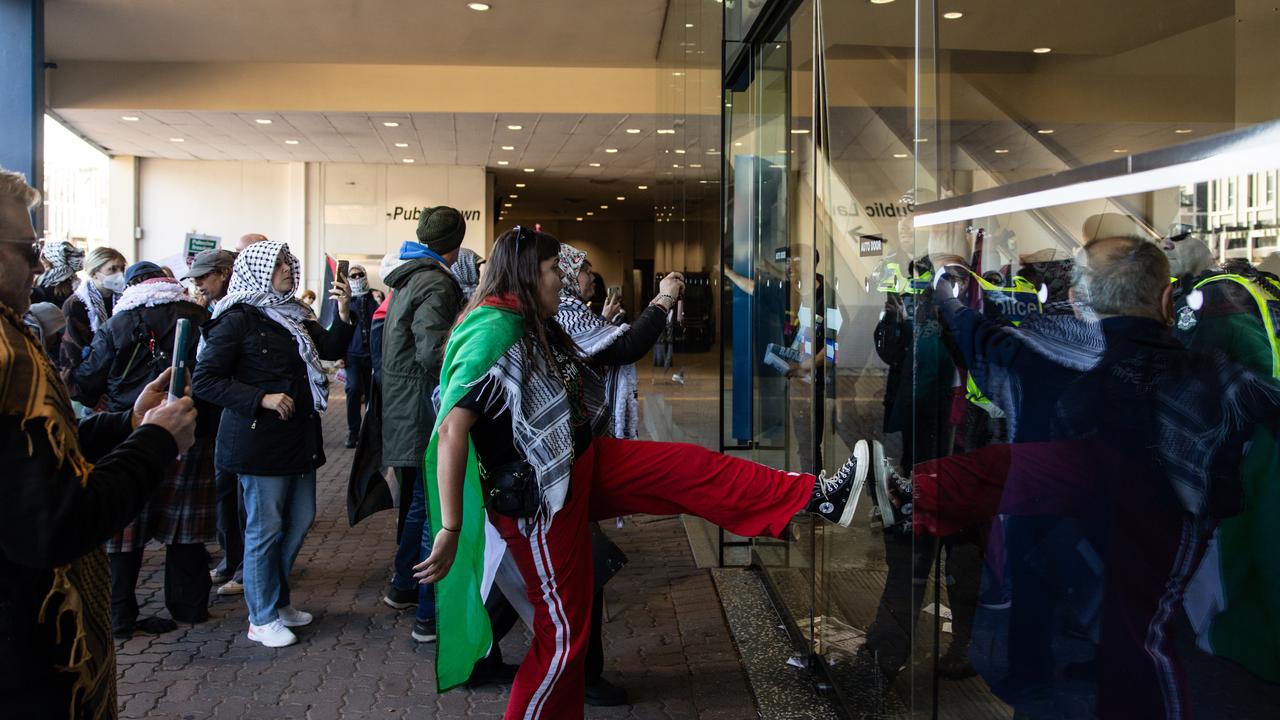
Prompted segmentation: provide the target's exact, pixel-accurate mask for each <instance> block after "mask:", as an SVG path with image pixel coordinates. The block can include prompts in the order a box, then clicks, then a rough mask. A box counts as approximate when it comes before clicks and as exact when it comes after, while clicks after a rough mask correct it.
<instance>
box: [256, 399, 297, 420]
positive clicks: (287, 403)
mask: <svg viewBox="0 0 1280 720" xmlns="http://www.w3.org/2000/svg"><path fill="white" fill-rule="evenodd" d="M262 407H263V409H264V410H274V411H275V412H276V414H277V415H279V416H280V419H281V420H288V419H289V418H291V417H293V398H291V397H289V396H288V395H285V394H284V393H268V394H266V395H263V396H262Z"/></svg>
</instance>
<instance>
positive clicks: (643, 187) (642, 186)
mask: <svg viewBox="0 0 1280 720" xmlns="http://www.w3.org/2000/svg"><path fill="white" fill-rule="evenodd" d="M636 189H637V190H648V189H649V186H648V185H637V186H636Z"/></svg>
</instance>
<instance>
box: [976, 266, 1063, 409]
mask: <svg viewBox="0 0 1280 720" xmlns="http://www.w3.org/2000/svg"><path fill="white" fill-rule="evenodd" d="M969 274H970V275H972V276H973V279H974V281H975V282H977V283H978V287H979V288H981V290H982V311H983V314H985V315H986V316H987V317H989V318H993V319H1000V320H1005V321H1007V322H1009V323H1011V324H1012V325H1013V326H1014V327H1017V326H1018V325H1021V324H1022V323H1023V321H1024V320H1026V319H1027V318H1029V317H1031V316H1032V315H1039V314H1040V313H1042V312H1044V306H1043V305H1042V304H1041V302H1040V293H1039V292H1038V291H1037V290H1036V287H1035V286H1034V285H1032V284H1031V281H1029V280H1027V279H1026V278H1024V277H1022V276H1020V275H1015V276H1014V278H1013V285H1012V286H1006V287H1000V286H999V285H996V284H994V283H991V282H988V281H987V280H986V279H985V278H983V277H982V276H981V275H978V274H977V273H975V272H973V271H972V270H971V271H969ZM964 396H965V399H967V400H968V401H969V402H971V403H973V404H974V405H977V406H978V407H980V408H982V409H983V410H985V411H986V412H987V413H988V414H990V415H991V416H992V417H997V418H998V417H1004V411H1003V410H1001V409H1000V408H999V407H997V406H996V404H995V403H993V402H991V400H990V399H988V398H987V396H986V395H984V394H982V390H981V389H980V388H979V387H978V384H977V383H976V382H974V381H973V373H969V377H968V380H967V381H966V382H965V388H964Z"/></svg>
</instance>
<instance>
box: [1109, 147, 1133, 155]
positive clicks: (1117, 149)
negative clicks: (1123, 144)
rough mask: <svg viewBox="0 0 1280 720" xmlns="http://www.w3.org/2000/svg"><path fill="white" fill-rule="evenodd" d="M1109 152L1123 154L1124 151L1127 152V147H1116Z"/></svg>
mask: <svg viewBox="0 0 1280 720" xmlns="http://www.w3.org/2000/svg"><path fill="white" fill-rule="evenodd" d="M1111 152H1113V153H1115V154H1117V155H1123V154H1125V153H1127V152H1129V148H1116V149H1114V150H1112V151H1111Z"/></svg>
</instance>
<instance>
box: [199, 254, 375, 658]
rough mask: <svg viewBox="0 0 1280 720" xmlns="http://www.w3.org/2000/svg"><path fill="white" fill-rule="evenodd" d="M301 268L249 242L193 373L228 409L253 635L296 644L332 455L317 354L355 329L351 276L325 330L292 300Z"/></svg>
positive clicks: (209, 396) (336, 290)
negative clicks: (309, 543)
mask: <svg viewBox="0 0 1280 720" xmlns="http://www.w3.org/2000/svg"><path fill="white" fill-rule="evenodd" d="M300 275H301V267H300V264H299V262H298V258H297V257H296V256H294V255H293V253H291V252H289V246H288V245H287V244H286V243H284V242H282V241H279V240H268V241H263V242H258V243H254V244H253V245H250V246H249V247H247V248H245V249H244V250H243V251H242V252H241V253H240V255H239V256H238V257H237V258H236V262H235V267H234V269H233V271H232V275H231V285H230V287H229V289H228V293H227V296H226V297H225V298H223V299H222V300H221V301H220V302H219V303H218V307H217V310H216V311H215V312H214V317H213V320H212V321H210V322H209V323H208V324H206V325H205V327H204V328H203V331H204V338H205V346H204V349H203V350H202V351H201V352H200V358H199V362H198V363H197V366H196V372H195V378H194V380H193V385H194V387H195V394H196V397H198V398H200V399H202V400H208V401H209V402H212V403H213V404H215V405H219V406H221V407H222V408H223V410H222V421H221V423H220V424H219V427H218V441H217V457H216V462H217V465H218V467H219V468H222V469H224V470H228V471H231V472H235V473H236V474H237V475H239V477H240V487H241V488H242V489H243V490H244V504H245V511H246V513H247V518H246V525H245V551H244V594H245V601H246V603H247V604H248V606H249V639H250V640H253V641H255V642H260V643H262V644H263V645H266V646H267V647H284V646H285V645H291V644H293V643H294V642H296V641H297V638H296V637H295V636H294V634H293V632H292V631H290V630H289V628H290V627H299V626H302V625H306V624H308V623H310V622H311V619H312V618H311V615H310V614H308V613H305V612H302V611H300V610H297V609H295V608H294V607H293V605H292V601H291V598H290V592H289V571H290V570H291V569H292V567H293V562H294V560H295V559H296V558H297V557H298V551H299V550H300V549H301V548H302V541H303V539H304V538H305V537H306V534H307V530H308V529H310V527H311V523H312V521H313V520H314V519H315V502H316V473H315V471H316V468H318V467H320V466H321V465H323V464H324V462H325V456H324V447H323V440H322V437H321V431H320V413H321V412H322V411H324V410H325V408H327V407H328V404H329V379H328V376H327V375H326V374H325V372H324V369H323V368H322V367H321V366H320V360H321V358H323V359H326V360H337V359H339V358H341V357H342V356H343V355H344V354H345V353H346V349H347V345H348V343H350V342H351V332H352V327H351V324H350V317H351V315H350V312H349V307H348V303H349V300H350V291H349V289H348V288H347V284H346V282H345V281H343V280H341V279H339V280H335V281H334V284H333V288H332V290H331V291H330V293H331V296H332V298H333V299H334V300H336V301H337V303H338V320H336V321H335V323H334V325H333V326H332V327H331V328H329V329H327V330H326V329H325V328H323V327H321V326H320V324H319V323H318V322H316V320H315V315H314V314H313V313H312V312H311V309H310V308H308V307H306V306H305V305H303V304H302V303H300V302H298V301H297V300H296V299H294V295H293V293H294V292H295V291H296V290H297V287H298V279H299V277H300Z"/></svg>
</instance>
